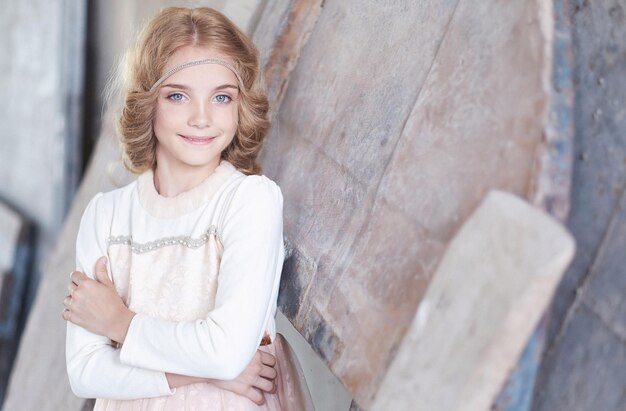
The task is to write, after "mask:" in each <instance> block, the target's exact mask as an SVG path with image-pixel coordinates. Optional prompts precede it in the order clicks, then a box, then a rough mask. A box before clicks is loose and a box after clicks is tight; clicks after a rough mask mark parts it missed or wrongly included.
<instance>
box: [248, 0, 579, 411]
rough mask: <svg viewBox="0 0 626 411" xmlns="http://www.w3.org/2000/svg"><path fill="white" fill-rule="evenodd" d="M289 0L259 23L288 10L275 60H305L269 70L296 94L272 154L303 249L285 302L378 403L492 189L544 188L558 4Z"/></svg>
mask: <svg viewBox="0 0 626 411" xmlns="http://www.w3.org/2000/svg"><path fill="white" fill-rule="evenodd" d="M357 3H358V4H357ZM285 4H286V2H280V5H278V6H276V8H277V9H281V10H283V12H281V14H282V16H283V18H282V19H279V20H278V22H276V20H277V19H276V17H275V15H274V16H273V17H272V16H269V17H268V16H265V15H262V17H261V20H260V22H259V25H258V30H263V27H265V23H266V22H268V24H279V27H281V29H282V33H283V35H281V36H279V37H278V38H275V39H274V41H275V43H274V44H282V45H285V44H286V45H287V48H291V53H287V55H282V56H270V57H269V58H268V61H269V62H270V64H271V63H272V62H273V61H274V59H273V57H276V61H277V63H276V64H277V65H280V63H281V62H285V61H287V62H291V61H294V59H295V60H297V64H295V65H294V67H293V71H291V72H289V70H284V72H283V73H282V74H281V75H277V76H275V77H273V76H270V79H269V80H270V88H271V89H272V90H273V91H274V94H275V95H276V96H277V101H279V102H281V105H280V108H278V110H277V112H276V118H275V121H274V126H273V128H272V131H271V135H270V137H269V139H268V142H267V145H266V148H265V151H264V153H263V164H264V166H265V171H266V173H267V174H268V175H269V176H271V177H273V178H275V179H276V180H277V181H278V182H279V184H280V185H281V188H282V189H283V193H284V195H285V232H286V235H287V237H288V241H289V242H290V246H291V251H292V253H291V257H290V258H289V259H288V260H287V261H286V266H285V272H284V277H283V288H282V290H283V291H282V292H281V296H280V298H279V302H280V307H281V310H282V311H283V312H284V313H285V314H286V315H287V316H288V317H289V318H290V320H291V321H292V322H293V323H294V324H295V325H296V327H297V328H298V329H299V330H300V331H301V333H302V334H303V335H304V336H305V337H306V338H307V339H308V340H309V342H310V343H311V345H312V346H313V347H314V348H315V349H316V351H317V352H318V353H319V354H320V356H322V357H323V358H324V360H325V361H326V362H327V363H328V365H329V367H330V368H331V370H332V371H333V372H334V373H335V375H337V376H338V377H339V378H340V379H341V380H342V381H343V383H344V384H345V385H346V387H347V388H348V389H349V391H350V392H351V393H352V394H353V396H354V397H355V399H356V400H357V401H358V402H359V403H360V404H361V405H363V406H365V407H367V405H368V404H370V402H371V401H372V398H373V397H374V395H375V393H376V389H377V387H378V383H379V381H380V379H381V378H382V376H384V373H385V370H386V367H387V365H388V363H389V361H390V358H391V357H392V356H393V353H394V349H395V347H396V346H397V344H399V342H400V341H401V339H402V337H403V335H404V333H405V330H406V327H407V325H408V324H409V322H410V321H411V319H412V318H413V315H414V314H415V309H416V306H417V304H418V302H419V301H420V299H421V297H422V295H423V293H424V291H425V289H426V288H427V286H428V284H429V281H430V278H431V276H432V274H433V270H434V268H435V267H436V265H437V263H438V260H439V258H440V256H441V253H442V252H443V250H444V249H445V247H446V244H447V242H448V241H449V240H450V238H451V236H452V235H453V234H454V233H455V231H456V230H457V229H458V227H459V225H460V224H461V222H462V221H463V220H464V219H465V218H466V216H467V215H468V214H469V213H470V212H471V211H472V210H473V209H474V207H475V206H476V204H477V203H478V202H479V201H480V200H481V199H482V197H483V196H484V194H485V193H486V192H487V190H489V189H491V188H500V189H503V190H506V191H511V192H514V193H517V194H519V195H522V196H524V197H526V198H529V199H531V200H532V201H536V200H537V198H536V197H537V196H536V194H537V189H538V187H539V186H540V184H538V181H539V180H540V178H539V177H540V175H542V173H543V172H544V171H545V170H546V169H547V167H545V164H539V163H540V162H539V160H538V157H539V155H540V154H542V153H543V151H544V148H545V147H544V146H543V143H542V138H543V135H544V134H548V133H547V131H546V129H547V127H548V113H549V111H550V103H551V100H550V98H551V93H552V88H551V74H552V65H551V63H552V60H551V53H552V40H553V39H552V9H551V5H550V4H549V3H548V2H528V1H516V2H508V3H507V4H506V5H504V4H501V3H500V2H496V1H486V2H480V3H478V4H477V3H475V2H470V1H463V0H460V1H446V2H439V1H433V2H430V1H422V2H384V3H383V4H380V2H371V3H367V2H366V3H364V2H349V1H348V2H346V1H330V0H327V1H325V2H304V1H297V0H294V1H291V2H290V4H289V5H288V6H285ZM312 5H313V6H312ZM315 5H317V10H311V9H312V8H314V6H315ZM285 9H286V10H287V11H285ZM304 13H313V15H314V16H315V17H316V18H317V19H316V20H315V21H314V22H313V23H312V24H311V22H310V21H308V20H307V19H305V18H304V16H306V15H308V14H304ZM317 14H319V17H318V16H317ZM297 20H299V21H305V22H307V24H309V26H308V27H310V28H309V29H308V31H307V32H305V33H301V30H302V27H301V26H297V25H293V26H290V24H289V22H290V21H297ZM391 22H392V24H390V23H391ZM259 36H260V37H261V38H262V39H263V41H265V40H266V39H267V36H266V35H265V33H264V32H262V31H261V33H260V35H259ZM257 37H258V36H257V33H255V39H256V38H257ZM294 38H296V39H297V38H302V39H305V40H306V39H308V41H306V42H305V41H300V42H299V41H294ZM263 41H260V43H261V44H262V43H263ZM271 68H272V67H271V66H270V69H271ZM271 73H272V71H271V70H270V74H271ZM277 84H279V85H277ZM548 157H549V156H548ZM563 165H564V166H565V168H567V167H566V166H567V164H566V162H565V163H564V164H563ZM548 177H549V176H548ZM564 184H565V185H566V187H567V181H565V182H564ZM566 192H567V190H565V193H566ZM562 197H563V196H562ZM561 200H562V201H564V202H566V201H567V197H564V198H561Z"/></svg>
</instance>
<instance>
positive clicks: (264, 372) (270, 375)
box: [259, 365, 278, 380]
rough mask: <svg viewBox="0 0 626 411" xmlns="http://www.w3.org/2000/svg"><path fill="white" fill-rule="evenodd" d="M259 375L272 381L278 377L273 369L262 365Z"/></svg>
mask: <svg viewBox="0 0 626 411" xmlns="http://www.w3.org/2000/svg"><path fill="white" fill-rule="evenodd" d="M259 375H260V376H261V377H263V378H267V379H269V380H273V379H274V378H276V377H277V376H278V372H277V371H276V369H275V368H274V367H270V366H267V365H264V366H263V367H261V372H260V373H259Z"/></svg>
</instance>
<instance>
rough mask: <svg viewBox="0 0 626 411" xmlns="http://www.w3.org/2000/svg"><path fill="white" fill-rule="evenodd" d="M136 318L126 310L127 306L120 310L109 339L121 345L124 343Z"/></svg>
mask: <svg viewBox="0 0 626 411" xmlns="http://www.w3.org/2000/svg"><path fill="white" fill-rule="evenodd" d="M134 317H135V313H134V312H132V311H131V310H129V309H128V308H126V307H125V306H124V307H123V308H121V309H120V312H119V313H118V314H117V315H116V316H115V318H114V321H113V324H112V326H111V329H110V331H109V333H108V334H109V335H108V337H109V338H110V339H111V340H113V341H117V342H118V343H120V344H123V343H124V340H125V339H126V335H127V334H128V329H129V328H130V323H131V321H132V320H133V318H134Z"/></svg>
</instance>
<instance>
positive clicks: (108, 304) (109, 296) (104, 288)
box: [63, 257, 135, 343]
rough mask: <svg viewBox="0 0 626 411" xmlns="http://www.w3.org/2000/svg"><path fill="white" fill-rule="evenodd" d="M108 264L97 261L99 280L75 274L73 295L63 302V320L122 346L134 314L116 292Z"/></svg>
mask: <svg viewBox="0 0 626 411" xmlns="http://www.w3.org/2000/svg"><path fill="white" fill-rule="evenodd" d="M106 263H107V259H106V257H101V258H100V259H98V261H97V263H96V280H92V279H91V278H89V277H87V276H86V275H85V274H83V273H81V272H80V271H74V272H73V273H72V275H71V277H70V278H71V282H70V285H69V287H68V289H69V291H70V294H69V295H68V296H67V297H65V299H64V300H63V305H64V306H65V310H64V311H63V319H64V320H66V321H70V322H72V323H74V324H76V325H78V326H80V327H83V328H84V329H86V330H87V331H91V332H92V333H94V334H98V335H103V336H106V337H109V338H110V339H111V340H113V341H117V342H119V343H122V342H124V339H125V338H126V333H127V332H128V327H129V326H130V322H131V320H132V319H133V317H134V316H135V313H133V312H132V311H130V310H129V309H128V308H127V307H126V305H125V304H124V301H123V300H122V298H121V297H120V296H119V295H118V293H117V291H116V290H115V286H114V285H113V283H112V282H111V280H110V279H109V275H108V273H107V268H106Z"/></svg>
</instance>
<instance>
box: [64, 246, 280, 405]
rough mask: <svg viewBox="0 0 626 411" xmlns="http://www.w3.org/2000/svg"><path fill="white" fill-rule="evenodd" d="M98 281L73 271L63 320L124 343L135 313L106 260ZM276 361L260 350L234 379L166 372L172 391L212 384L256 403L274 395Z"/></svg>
mask: <svg viewBox="0 0 626 411" xmlns="http://www.w3.org/2000/svg"><path fill="white" fill-rule="evenodd" d="M95 271H96V279H95V280H93V279H90V278H89V277H87V276H86V275H85V274H84V273H82V272H80V271H74V272H73V273H72V274H71V277H70V284H69V286H68V291H69V295H68V296H66V297H65V298H64V300H63V305H64V306H65V309H64V311H63V319H65V320H66V321H69V322H71V323H73V324H76V325H77V326H80V327H82V328H84V329H85V330H87V331H90V332H92V333H94V334H97V335H101V336H104V337H108V338H109V339H110V340H111V341H112V342H115V343H117V344H120V345H121V344H122V343H123V342H124V339H125V338H126V333H127V332H128V327H129V326H130V322H131V321H132V319H133V317H134V316H135V313H133V312H132V311H131V310H130V309H128V308H127V307H126V305H125V304H124V302H123V300H122V299H121V298H120V296H119V295H118V294H117V291H116V290H115V287H114V285H113V283H112V282H111V280H110V278H109V276H108V273H107V268H106V258H105V257H103V258H100V259H99V260H98V262H97V263H96V270H95ZM275 364H276V359H275V358H274V356H273V355H271V354H269V353H266V352H264V351H262V350H257V352H256V353H255V355H254V357H253V358H252V361H251V362H250V363H249V364H248V366H247V367H246V369H245V370H244V371H243V372H242V373H241V374H240V375H239V376H238V377H237V378H236V379H234V380H218V379H212V378H202V377H193V376H187V375H181V374H173V373H165V376H166V379H167V383H168V386H169V388H171V389H173V388H177V387H181V386H184V385H189V384H196V383H209V384H213V385H215V386H217V387H220V388H222V389H225V390H228V391H231V392H234V393H236V394H239V395H242V396H245V397H248V398H249V399H250V400H252V401H254V402H255V403H257V404H262V403H263V402H264V398H263V392H274V390H275V385H274V382H273V381H274V379H275V378H276V370H275V369H274V365H275Z"/></svg>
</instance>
